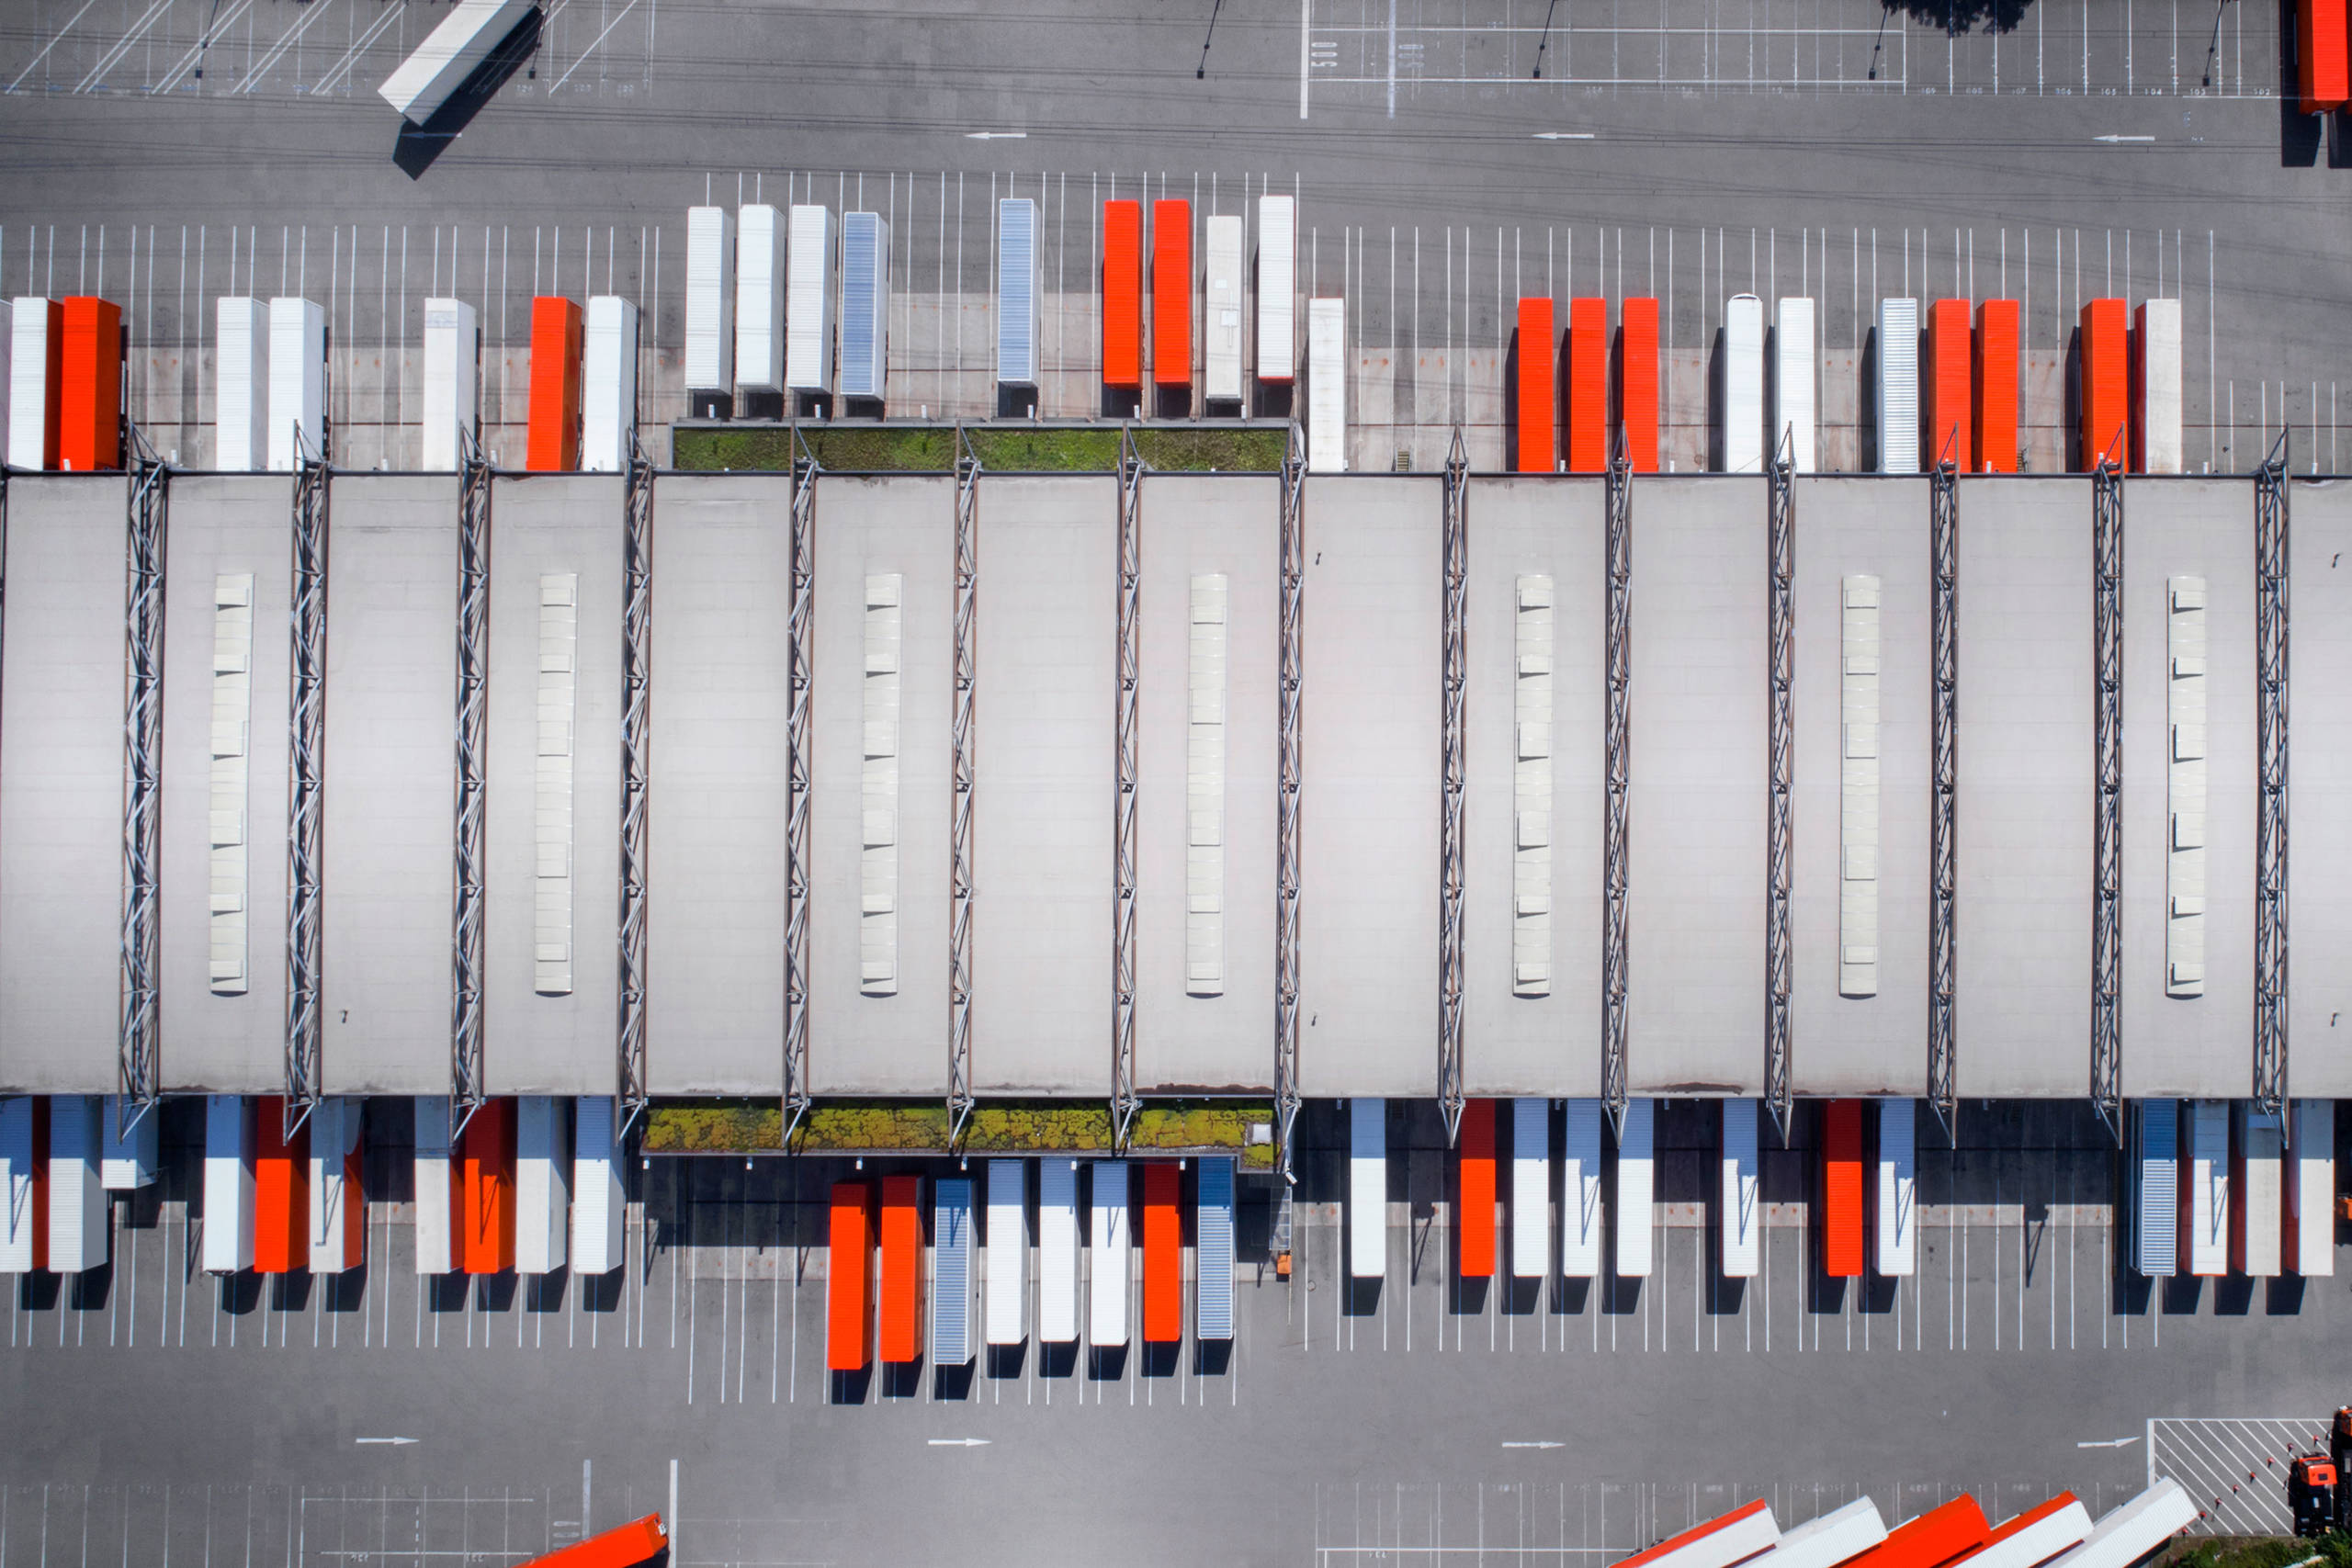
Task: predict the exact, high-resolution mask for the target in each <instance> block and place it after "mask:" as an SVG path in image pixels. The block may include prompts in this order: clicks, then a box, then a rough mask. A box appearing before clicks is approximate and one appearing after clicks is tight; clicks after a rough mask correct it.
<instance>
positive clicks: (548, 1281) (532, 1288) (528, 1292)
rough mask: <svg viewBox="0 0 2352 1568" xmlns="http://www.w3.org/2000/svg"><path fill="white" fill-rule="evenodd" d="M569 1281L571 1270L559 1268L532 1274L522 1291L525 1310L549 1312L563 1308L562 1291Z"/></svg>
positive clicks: (567, 1287)
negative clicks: (550, 1271)
mask: <svg viewBox="0 0 2352 1568" xmlns="http://www.w3.org/2000/svg"><path fill="white" fill-rule="evenodd" d="M570 1285H571V1269H557V1270H556V1271H555V1272H554V1273H552V1274H534V1275H532V1276H531V1277H530V1283H529V1284H528V1285H527V1286H526V1287H525V1290H524V1292H523V1310H524V1311H525V1312H537V1313H550V1312H561V1311H562V1310H563V1298H564V1292H566V1290H568V1289H569V1288H570Z"/></svg>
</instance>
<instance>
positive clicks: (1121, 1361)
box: [1086, 1345, 1127, 1382]
mask: <svg viewBox="0 0 2352 1568" xmlns="http://www.w3.org/2000/svg"><path fill="white" fill-rule="evenodd" d="M1126 1375H1127V1348H1126V1347H1125V1345H1091V1346H1089V1347H1088V1348H1087V1351H1086V1381H1087V1382H1118V1381H1119V1380H1120V1379H1122V1378H1124V1377H1125V1376H1126Z"/></svg>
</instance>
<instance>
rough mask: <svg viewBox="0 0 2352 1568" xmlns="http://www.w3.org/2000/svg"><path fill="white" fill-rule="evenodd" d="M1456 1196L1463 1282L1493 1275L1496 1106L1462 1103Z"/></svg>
mask: <svg viewBox="0 0 2352 1568" xmlns="http://www.w3.org/2000/svg"><path fill="white" fill-rule="evenodd" d="M1455 1165H1456V1179H1457V1182H1458V1186H1459V1192H1458V1195H1457V1196H1456V1199H1455V1205H1454V1222H1453V1223H1454V1228H1455V1230H1456V1231H1457V1232H1458V1233H1459V1238H1460V1242H1461V1253H1462V1262H1461V1270H1462V1278H1464V1279H1465V1280H1491V1279H1493V1278H1494V1275H1495V1102H1494V1101H1493V1100H1464V1102H1463V1105H1462V1133H1461V1149H1460V1153H1459V1154H1458V1155H1457V1156H1456V1157H1455Z"/></svg>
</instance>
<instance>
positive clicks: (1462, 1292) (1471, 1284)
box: [1450, 1274, 1494, 1317]
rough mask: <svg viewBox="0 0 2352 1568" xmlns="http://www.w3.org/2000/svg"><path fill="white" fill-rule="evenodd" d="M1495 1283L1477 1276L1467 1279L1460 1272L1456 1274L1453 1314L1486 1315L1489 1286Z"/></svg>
mask: <svg viewBox="0 0 2352 1568" xmlns="http://www.w3.org/2000/svg"><path fill="white" fill-rule="evenodd" d="M1493 1283H1494V1281H1493V1280H1486V1279H1480V1278H1476V1277H1473V1278H1471V1279H1467V1280H1465V1279H1464V1278H1463V1277H1462V1276H1460V1275H1459V1274H1457V1275H1455V1276H1454V1279H1453V1306H1452V1308H1451V1309H1450V1310H1451V1311H1452V1313H1453V1315H1454V1316H1455V1317H1484V1316H1486V1315H1487V1291H1488V1288H1489V1287H1490V1286H1491V1285H1492V1284H1493Z"/></svg>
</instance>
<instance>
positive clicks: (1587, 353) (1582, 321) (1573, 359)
mask: <svg viewBox="0 0 2352 1568" xmlns="http://www.w3.org/2000/svg"><path fill="white" fill-rule="evenodd" d="M1652 363H1653V364H1655V363H1656V355H1655V353H1653V355H1652ZM1608 467H1609V301H1608V300H1606V299H1571V300H1569V301H1568V471H1569V472H1570V473H1572V474H1598V473H1600V472H1602V471H1604V470H1606V469H1607V468H1608Z"/></svg>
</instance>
